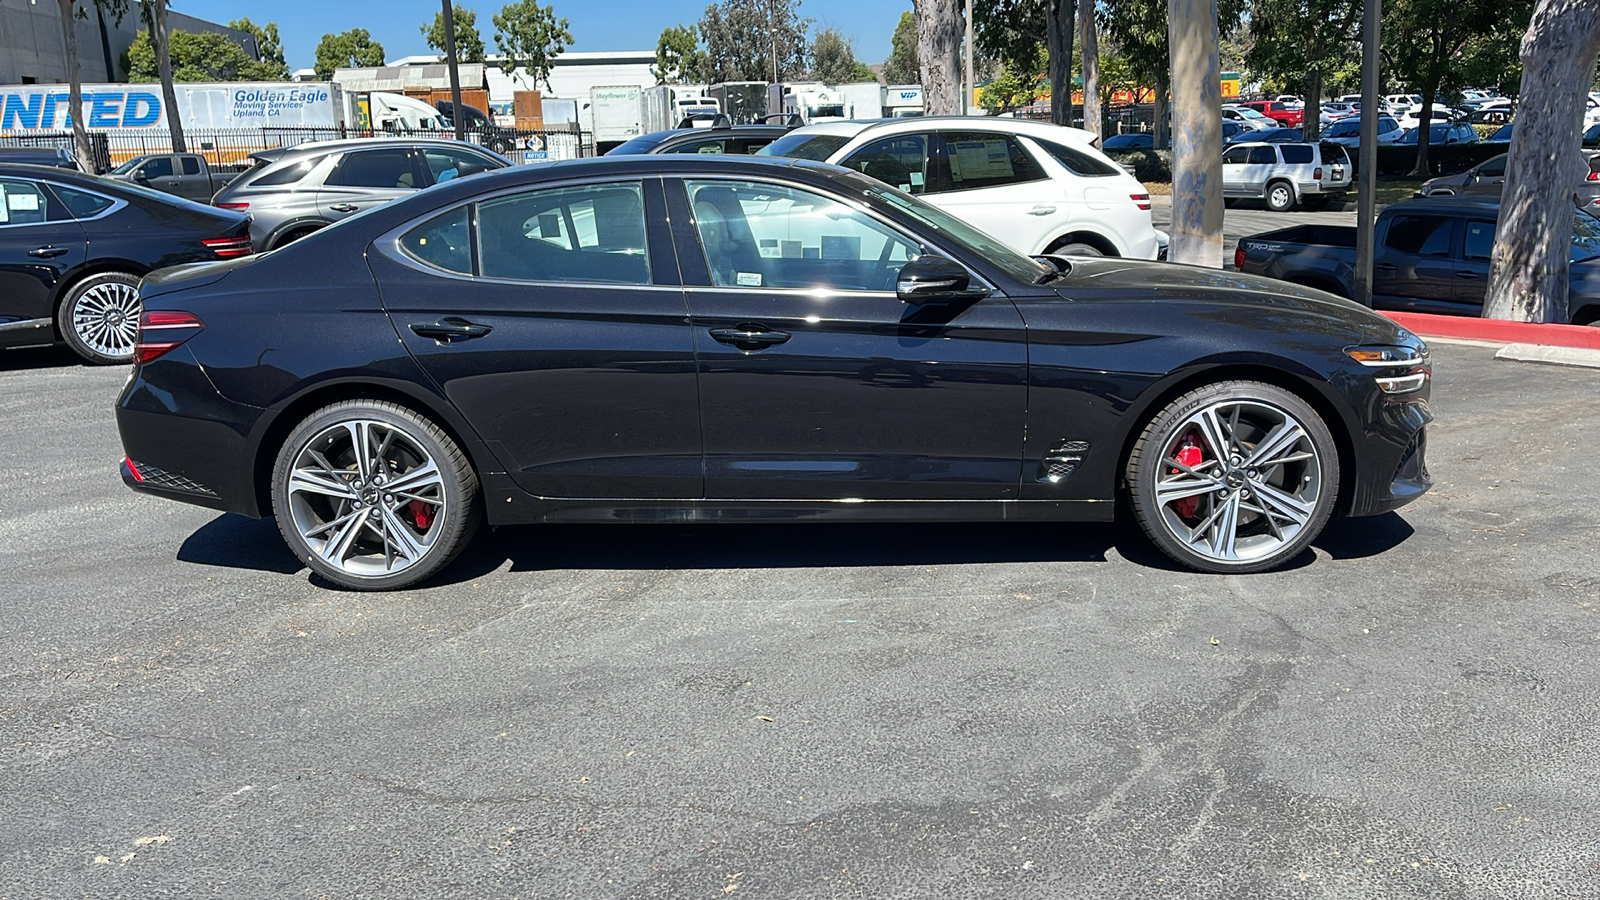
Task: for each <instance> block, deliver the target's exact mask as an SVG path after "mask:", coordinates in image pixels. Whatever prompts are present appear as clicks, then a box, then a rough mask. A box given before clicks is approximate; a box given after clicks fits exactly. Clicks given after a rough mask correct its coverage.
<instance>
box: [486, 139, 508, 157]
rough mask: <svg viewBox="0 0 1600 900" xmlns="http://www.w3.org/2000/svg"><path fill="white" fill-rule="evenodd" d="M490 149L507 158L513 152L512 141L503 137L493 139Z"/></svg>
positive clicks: (490, 141) (490, 142)
mask: <svg viewBox="0 0 1600 900" xmlns="http://www.w3.org/2000/svg"><path fill="white" fill-rule="evenodd" d="M489 149H490V150H493V151H494V152H496V153H498V154H500V155H501V156H505V155H506V154H507V153H509V152H510V151H511V141H509V140H507V139H506V138H503V137H497V138H491V139H490V140H489Z"/></svg>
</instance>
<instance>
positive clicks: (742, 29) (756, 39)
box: [700, 0, 811, 82]
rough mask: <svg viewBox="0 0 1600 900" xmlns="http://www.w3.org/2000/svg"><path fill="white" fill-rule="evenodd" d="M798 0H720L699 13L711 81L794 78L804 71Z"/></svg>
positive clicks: (706, 73)
mask: <svg viewBox="0 0 1600 900" xmlns="http://www.w3.org/2000/svg"><path fill="white" fill-rule="evenodd" d="M809 27H811V20H810V19H806V18H802V17H801V16H800V3H799V0H722V3H720V4H718V3H713V4H711V5H710V6H707V7H706V10H705V13H704V14H703V15H702V16H701V17H700V37H701V39H703V40H704V41H705V44H706V59H705V65H704V68H703V71H702V74H703V75H704V76H705V79H706V80H707V81H711V82H718V81H793V80H795V79H798V78H799V77H800V76H801V75H802V74H804V73H805V71H806V29H808V28H809Z"/></svg>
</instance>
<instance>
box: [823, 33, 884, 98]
mask: <svg viewBox="0 0 1600 900" xmlns="http://www.w3.org/2000/svg"><path fill="white" fill-rule="evenodd" d="M863 71H865V73H866V77H865V78H863V77H862V72H863ZM811 77H813V78H815V79H817V80H818V81H822V82H826V83H828V84H844V83H846V82H850V81H876V80H877V76H875V75H873V74H872V70H871V69H868V68H867V67H866V66H864V65H862V64H861V63H859V62H856V53H855V50H854V49H852V48H851V47H850V42H849V41H847V40H845V38H844V35H842V34H840V33H839V31H838V30H837V29H834V28H823V29H821V30H819V31H818V32H817V36H816V37H814V38H812V39H811Z"/></svg>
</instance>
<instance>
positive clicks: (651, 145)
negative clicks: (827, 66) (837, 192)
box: [606, 116, 795, 156]
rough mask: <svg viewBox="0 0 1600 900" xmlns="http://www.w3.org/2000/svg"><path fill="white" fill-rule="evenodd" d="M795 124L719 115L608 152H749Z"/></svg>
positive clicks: (639, 139)
mask: <svg viewBox="0 0 1600 900" xmlns="http://www.w3.org/2000/svg"><path fill="white" fill-rule="evenodd" d="M794 128H795V126H794V125H734V124H731V123H730V122H729V121H728V118H727V117H726V116H718V117H717V120H716V124H715V125H713V126H711V127H709V128H673V129H669V130H667V131H652V132H650V133H649V134H641V135H639V136H638V137H636V138H633V139H632V140H629V141H624V142H623V143H621V144H618V145H617V146H615V147H613V148H611V149H610V150H608V151H606V156H635V155H637V154H640V153H704V154H708V155H710V154H721V153H732V154H737V155H740V156H749V155H750V154H752V153H754V152H756V151H757V150H760V149H761V148H762V147H765V146H766V145H768V144H770V143H772V142H773V141H775V140H777V139H778V138H780V137H783V136H784V134H786V133H788V132H790V131H792V130H794Z"/></svg>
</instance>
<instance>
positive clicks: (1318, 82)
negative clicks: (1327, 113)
mask: <svg viewBox="0 0 1600 900" xmlns="http://www.w3.org/2000/svg"><path fill="white" fill-rule="evenodd" d="M1305 101H1306V105H1305V119H1304V120H1302V121H1301V122H1300V132H1301V136H1303V137H1304V138H1305V139H1306V141H1308V142H1315V141H1316V140H1317V138H1318V136H1319V135H1321V134H1322V72H1320V71H1319V70H1317V69H1312V70H1311V71H1309V72H1307V73H1306V96H1305Z"/></svg>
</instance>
